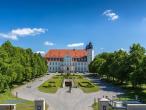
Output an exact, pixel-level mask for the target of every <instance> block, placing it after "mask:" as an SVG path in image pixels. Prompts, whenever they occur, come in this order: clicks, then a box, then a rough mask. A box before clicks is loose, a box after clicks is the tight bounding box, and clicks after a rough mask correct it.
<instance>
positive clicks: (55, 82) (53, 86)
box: [38, 75, 63, 93]
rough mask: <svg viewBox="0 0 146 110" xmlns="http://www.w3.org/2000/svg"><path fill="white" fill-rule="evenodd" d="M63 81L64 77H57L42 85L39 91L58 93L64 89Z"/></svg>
mask: <svg viewBox="0 0 146 110" xmlns="http://www.w3.org/2000/svg"><path fill="white" fill-rule="evenodd" d="M62 81H63V77H62V76H60V75H56V76H54V77H52V78H51V79H49V80H47V81H45V82H44V83H43V84H42V85H40V86H39V87H38V90H39V91H41V92H45V93H56V91H57V90H58V88H60V87H62Z"/></svg>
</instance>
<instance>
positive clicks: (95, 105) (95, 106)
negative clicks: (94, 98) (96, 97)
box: [92, 102, 98, 110]
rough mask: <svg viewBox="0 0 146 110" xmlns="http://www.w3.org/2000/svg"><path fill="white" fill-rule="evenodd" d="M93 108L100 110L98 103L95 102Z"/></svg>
mask: <svg viewBox="0 0 146 110" xmlns="http://www.w3.org/2000/svg"><path fill="white" fill-rule="evenodd" d="M92 108H93V110H98V102H94V103H93V104H92Z"/></svg>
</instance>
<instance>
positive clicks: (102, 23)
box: [0, 0, 146, 53]
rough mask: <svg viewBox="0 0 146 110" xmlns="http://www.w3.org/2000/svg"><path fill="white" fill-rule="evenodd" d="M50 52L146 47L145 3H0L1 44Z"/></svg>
mask: <svg viewBox="0 0 146 110" xmlns="http://www.w3.org/2000/svg"><path fill="white" fill-rule="evenodd" d="M6 40H10V41H11V42H12V43H13V44H14V45H16V46H21V47H24V48H32V50H33V51H34V52H36V51H45V52H46V51H48V50H49V49H54V48H55V49H56V48H83V47H84V46H85V45H86V44H87V43H88V42H89V41H91V42H93V45H94V48H95V52H96V53H99V52H103V51H114V50H117V49H120V48H123V49H128V48H129V46H130V45H131V44H132V43H140V44H141V45H142V46H144V47H145V48H146V0H0V44H2V43H3V42H4V41H6Z"/></svg>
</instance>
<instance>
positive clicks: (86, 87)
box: [73, 75, 99, 93]
mask: <svg viewBox="0 0 146 110" xmlns="http://www.w3.org/2000/svg"><path fill="white" fill-rule="evenodd" d="M73 77H74V83H75V85H76V86H77V87H79V88H81V89H82V91H83V92H85V93H92V92H97V91H98V90H99V87H98V85H95V84H93V83H92V82H91V81H89V80H88V79H86V78H85V77H83V76H80V75H75V76H73Z"/></svg>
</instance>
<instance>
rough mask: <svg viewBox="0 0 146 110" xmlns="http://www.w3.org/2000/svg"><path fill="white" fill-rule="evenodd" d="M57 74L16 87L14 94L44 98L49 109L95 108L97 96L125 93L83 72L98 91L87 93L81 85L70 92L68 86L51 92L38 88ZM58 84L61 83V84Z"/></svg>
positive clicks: (83, 109)
mask: <svg viewBox="0 0 146 110" xmlns="http://www.w3.org/2000/svg"><path fill="white" fill-rule="evenodd" d="M56 75H58V74H50V75H45V76H44V77H41V78H38V79H36V80H35V81H33V82H30V83H28V84H26V85H23V86H20V87H18V88H16V89H14V90H13V91H12V93H13V95H16V92H17V93H18V97H19V98H22V99H26V100H31V101H33V100H35V99H38V98H43V99H45V100H46V103H47V105H48V106H49V110H93V108H92V104H93V103H94V99H95V98H101V97H103V96H105V95H106V96H108V97H112V96H118V95H120V94H122V93H123V91H122V90H121V89H120V88H118V87H114V86H112V85H110V84H107V83H104V82H103V81H101V80H100V79H97V78H93V77H88V76H86V75H85V76H84V75H83V74H81V77H84V78H85V77H86V78H85V79H87V80H88V81H91V82H92V83H93V84H94V85H97V86H96V87H99V88H98V90H97V91H95V92H94V91H92V92H88V93H87V92H86V91H84V90H83V89H82V88H81V87H77V88H72V90H71V93H69V92H68V89H69V88H68V87H59V88H58V87H57V88H58V89H54V91H55V92H54V91H53V93H49V92H48V91H47V93H46V90H45V92H44V91H40V90H39V89H38V87H39V86H41V85H42V84H44V83H45V82H46V81H49V80H50V81H51V80H52V78H53V77H56ZM58 84H59V83H58ZM28 86H29V87H28ZM58 86H61V85H60V84H59V85H58ZM51 92H52V91H51Z"/></svg>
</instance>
